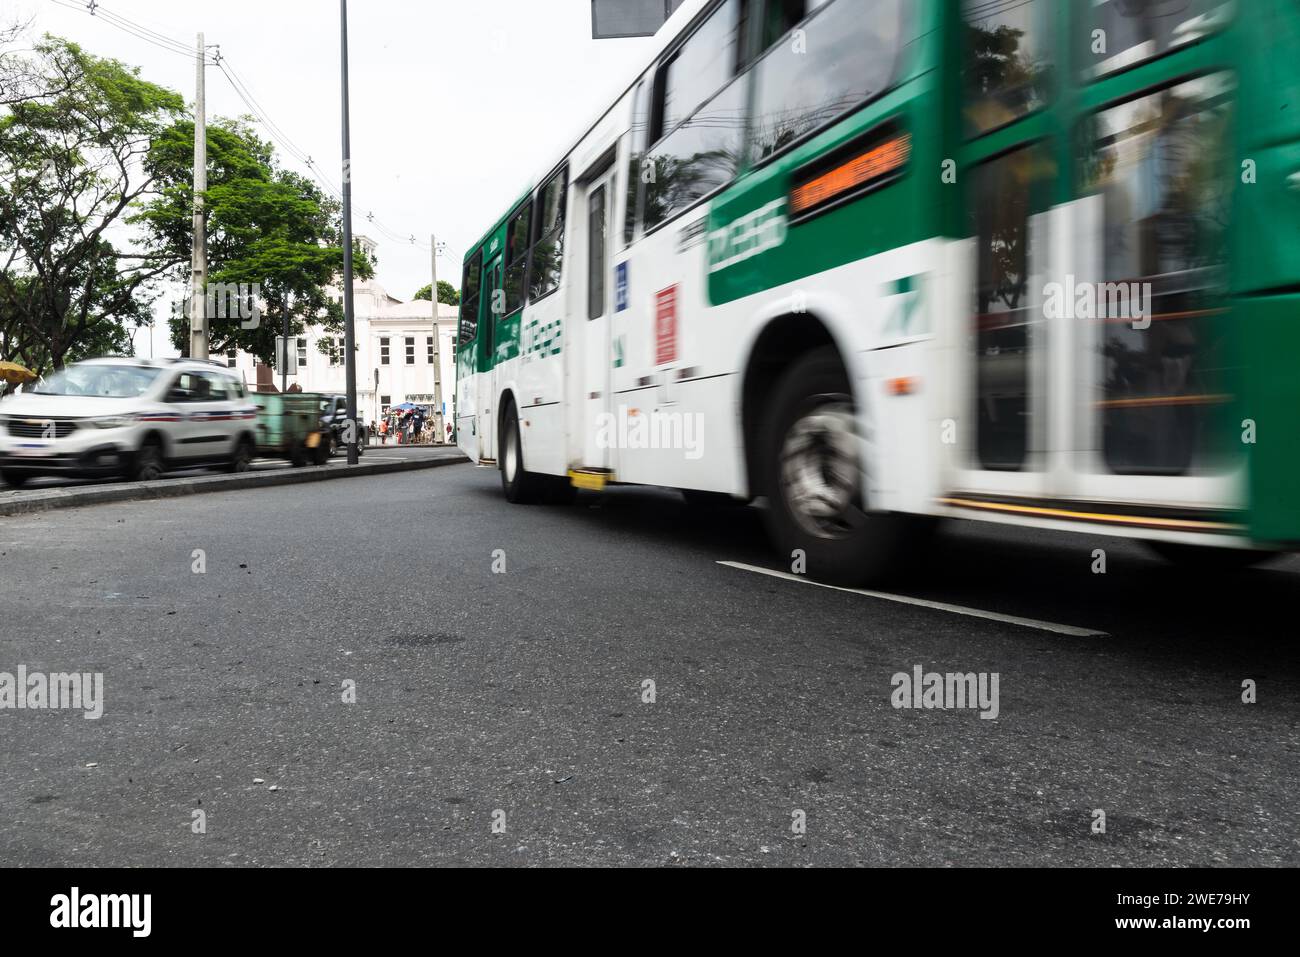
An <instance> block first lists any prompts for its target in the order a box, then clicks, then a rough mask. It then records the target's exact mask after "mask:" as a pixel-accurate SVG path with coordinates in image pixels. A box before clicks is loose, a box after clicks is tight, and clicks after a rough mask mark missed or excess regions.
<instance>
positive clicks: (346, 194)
mask: <svg viewBox="0 0 1300 957" xmlns="http://www.w3.org/2000/svg"><path fill="white" fill-rule="evenodd" d="M339 34H340V40H341V55H342V81H343V348H344V350H345V353H346V354H345V355H344V368H345V369H346V378H347V390H348V423H349V426H350V428H349V429H348V430H347V432H348V465H356V464H357V463H358V462H359V461H360V460H361V459H360V456H359V455H358V454H357V432H358V429H357V348H356V341H357V331H356V321H355V320H356V317H355V315H354V313H353V311H352V130H351V124H350V119H349V116H348V0H339Z"/></svg>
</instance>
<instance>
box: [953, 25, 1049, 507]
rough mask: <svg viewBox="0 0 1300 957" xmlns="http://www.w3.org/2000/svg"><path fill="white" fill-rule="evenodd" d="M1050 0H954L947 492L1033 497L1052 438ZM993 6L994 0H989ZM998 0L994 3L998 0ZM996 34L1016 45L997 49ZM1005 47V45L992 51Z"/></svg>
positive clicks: (1043, 483)
mask: <svg viewBox="0 0 1300 957" xmlns="http://www.w3.org/2000/svg"><path fill="white" fill-rule="evenodd" d="M1055 6H1056V4H1055V3H1053V2H1050V0H1029V2H1026V3H1018V4H1013V5H1005V4H1004V5H1001V6H999V5H990V4H988V3H977V2H973V0H963V4H962V13H963V17H962V22H961V23H959V24H957V26H958V28H959V29H960V30H961V35H962V46H963V50H962V55H963V58H964V59H963V71H962V78H961V79H962V90H961V97H962V99H961V103H962V111H961V112H962V116H961V127H962V128H961V138H962V143H961V146H960V149H959V153H958V155H959V157H960V160H959V163H958V170H957V184H958V195H959V196H960V197H961V199H960V202H961V209H960V215H961V227H962V232H961V235H963V236H964V237H966V241H965V242H964V243H963V244H962V246H961V249H962V256H961V258H960V266H959V268H958V270H957V276H958V277H960V278H959V279H958V283H959V286H958V296H957V304H958V308H957V309H956V310H955V311H954V320H955V321H956V323H957V330H956V333H957V334H956V335H954V336H952V337H951V341H952V343H953V345H954V348H953V350H952V355H953V357H954V363H955V368H954V369H953V377H952V378H953V382H954V386H955V392H954V393H953V395H952V397H951V405H950V409H951V410H952V411H953V412H954V413H955V416H954V418H952V419H949V420H945V421H944V422H943V423H941V426H942V431H943V434H942V436H941V441H943V442H944V443H945V445H947V446H949V447H950V449H951V453H950V459H949V461H950V465H951V471H950V474H949V479H948V484H949V486H950V487H951V489H952V493H953V496H954V498H956V499H957V500H958V501H957V502H955V503H952V502H950V504H958V505H969V504H971V503H972V502H979V503H986V504H987V503H991V502H994V501H1001V500H1004V499H1015V498H1030V499H1041V498H1043V497H1045V496H1046V495H1047V494H1048V492H1049V490H1050V487H1051V484H1052V478H1051V471H1052V468H1053V463H1054V458H1053V455H1052V454H1051V453H1052V451H1053V448H1054V447H1056V446H1057V445H1058V444H1059V442H1060V441H1061V440H1062V438H1063V437H1062V436H1060V435H1059V434H1058V430H1057V429H1056V428H1055V426H1054V425H1053V421H1052V418H1051V416H1052V412H1053V407H1052V402H1051V398H1050V395H1049V388H1054V386H1053V383H1052V381H1051V379H1052V367H1051V356H1052V352H1051V341H1050V337H1051V334H1052V330H1051V329H1050V328H1049V324H1048V323H1047V322H1046V321H1045V316H1044V309H1043V288H1044V285H1045V283H1046V282H1047V280H1048V277H1049V275H1050V274H1051V272H1052V270H1053V264H1052V260H1051V255H1052V250H1051V243H1050V240H1051V234H1052V232H1053V229H1052V222H1053V214H1052V213H1051V208H1052V198H1053V193H1054V187H1055V185H1056V183H1057V181H1058V178H1059V176H1060V175H1062V173H1061V171H1060V168H1059V157H1058V152H1059V142H1058V139H1059V136H1058V131H1057V129H1056V126H1055V122H1054V118H1053V116H1052V115H1051V114H1050V113H1049V111H1048V110H1047V109H1046V108H1045V104H1044V101H1043V97H1044V87H1045V85H1046V84H1045V83H1044V82H1043V78H1042V77H1040V76H1039V75H1037V73H1036V72H1035V71H1036V70H1039V69H1042V70H1044V71H1046V70H1047V63H1048V62H1049V61H1048V57H1047V54H1048V53H1049V52H1050V45H1049V44H1048V42H1047V38H1048V36H1050V30H1051V24H1050V17H1049V13H1050V11H1049V9H1048V8H1053V7H1055ZM995 8H996V9H995ZM999 11H1001V12H999ZM1004 44H1011V45H1012V46H1014V47H1015V48H1016V49H1014V50H1011V51H1006V50H1004V49H1003V45H1004ZM1004 53H1005V55H1003V54H1004Z"/></svg>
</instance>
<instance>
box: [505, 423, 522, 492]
mask: <svg viewBox="0 0 1300 957" xmlns="http://www.w3.org/2000/svg"><path fill="white" fill-rule="evenodd" d="M516 435H517V433H516V432H515V430H514V429H511V430H510V441H509V442H507V443H506V448H505V453H506V454H505V469H506V481H507V482H514V480H515V473H516V472H518V471H519V442H518V439H517V438H516Z"/></svg>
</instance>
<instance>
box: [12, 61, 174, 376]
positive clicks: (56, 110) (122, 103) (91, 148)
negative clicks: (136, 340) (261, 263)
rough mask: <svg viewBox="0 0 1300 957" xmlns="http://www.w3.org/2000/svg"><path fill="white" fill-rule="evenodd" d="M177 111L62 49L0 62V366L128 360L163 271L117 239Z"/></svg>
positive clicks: (135, 77)
mask: <svg viewBox="0 0 1300 957" xmlns="http://www.w3.org/2000/svg"><path fill="white" fill-rule="evenodd" d="M183 108H184V102H183V100H182V99H181V98H180V96H178V95H177V94H175V93H173V92H172V91H170V90H167V89H164V88H163V87H160V86H157V85H155V84H152V83H149V82H147V81H145V80H142V79H141V78H140V76H139V71H138V70H136V69H135V68H132V67H128V66H125V65H123V64H122V63H119V62H118V61H116V60H108V59H101V58H99V57H95V56H92V55H90V54H88V53H85V52H84V51H83V50H82V49H81V48H80V47H79V46H77V45H76V44H74V43H69V42H67V41H65V40H60V39H57V38H53V37H46V38H45V39H43V40H42V41H40V42H39V43H37V44H36V45H35V47H34V48H33V49H32V50H31V51H30V53H24V54H18V53H13V52H9V53H5V54H3V55H0V109H2V110H3V112H2V113H0V341H2V342H3V347H2V348H0V359H16V360H17V361H19V362H22V363H23V364H24V365H27V366H28V367H29V368H32V369H35V370H37V371H40V372H45V371H48V370H50V369H51V368H57V367H59V366H62V365H63V364H65V363H66V362H69V361H72V360H75V359H77V358H81V357H83V356H86V355H95V354H100V353H101V352H102V351H118V352H121V351H127V350H129V348H130V329H131V327H133V326H135V325H138V324H141V323H144V322H147V321H148V316H149V309H148V303H149V301H150V300H151V299H152V298H153V297H154V296H156V283H157V280H158V279H159V278H160V277H161V276H162V275H163V274H164V273H165V272H166V271H167V269H168V268H169V266H170V264H169V263H167V262H166V261H162V260H159V259H158V258H156V257H154V256H152V255H149V254H140V253H138V252H135V251H133V250H131V249H123V248H121V245H122V244H123V239H122V236H121V235H120V231H119V230H118V228H117V227H120V226H121V225H122V223H123V222H124V221H125V218H126V216H127V214H128V211H129V210H130V209H131V207H132V206H133V204H135V203H137V202H139V201H140V200H141V198H142V197H143V196H145V195H146V194H148V193H149V191H150V190H151V189H152V188H153V179H152V175H151V174H150V172H149V171H148V170H147V169H142V168H141V164H140V162H139V160H140V158H141V157H142V156H144V155H145V154H146V153H147V152H148V149H149V144H150V142H151V141H152V140H153V139H154V137H156V136H158V135H159V134H160V133H161V132H162V131H163V130H165V129H167V128H168V126H170V125H171V124H172V123H173V122H174V121H175V119H176V117H177V116H179V115H180V113H181V111H182V110H183ZM110 235H111V237H112V238H110Z"/></svg>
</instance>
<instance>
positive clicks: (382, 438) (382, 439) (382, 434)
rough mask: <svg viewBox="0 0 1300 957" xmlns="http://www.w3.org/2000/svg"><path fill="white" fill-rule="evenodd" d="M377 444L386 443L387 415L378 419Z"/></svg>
mask: <svg viewBox="0 0 1300 957" xmlns="http://www.w3.org/2000/svg"><path fill="white" fill-rule="evenodd" d="M379 444H380V445H387V444H388V417H387V416H385V417H384V418H382V419H380V420H379Z"/></svg>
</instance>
